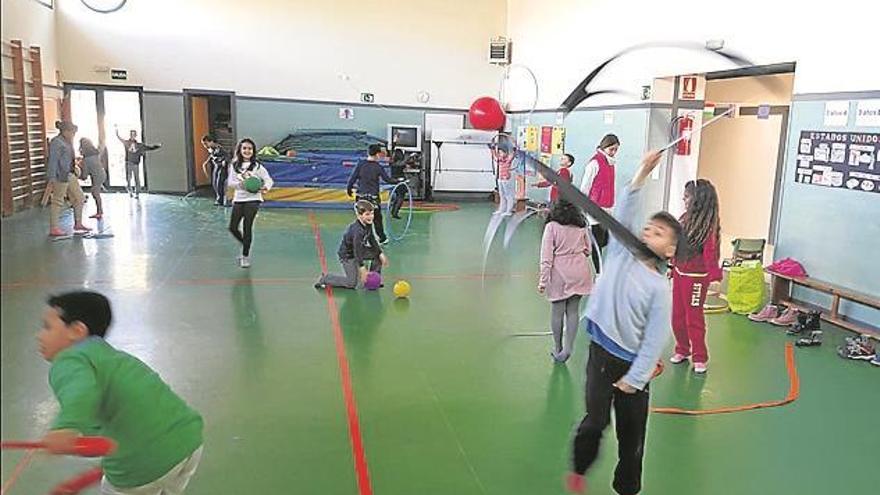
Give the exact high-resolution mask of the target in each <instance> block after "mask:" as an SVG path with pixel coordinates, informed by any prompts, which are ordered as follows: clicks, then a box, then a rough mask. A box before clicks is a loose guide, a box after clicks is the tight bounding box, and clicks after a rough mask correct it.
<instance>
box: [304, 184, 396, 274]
mask: <svg viewBox="0 0 880 495" xmlns="http://www.w3.org/2000/svg"><path fill="white" fill-rule="evenodd" d="M375 209H376V207H375V206H374V205H373V203H372V202H370V201H367V200H363V199H361V200H358V201H357V202H356V203H355V204H354V211H355V215H357V219H356V220H355V221H354V222H351V225H349V226H348V229H347V230H346V231H345V234H344V235H343V236H342V242H340V243H339V251H338V252H337V254H338V255H339V263H340V264H341V265H342V270H343V271H344V272H345V274H344V275H336V274H332V273H331V274H327V273H325V274H322V275H321V276H320V277H319V278H318V281H317V282H315V288H316V289H323V288H325V287H327V286H330V287H340V288H343V289H354V288H357V287H359V286H361V285H363V283H364V282H365V281H366V279H367V266H366V262H367V261H369V262H370V269H369V271H373V272H377V273H381V272H382V268H387V267H388V257H387V256H385V253H383V252H382V248H381V247H380V246H379V241H378V240H376V236H375V235H374V234H373V215H374V212H375Z"/></svg>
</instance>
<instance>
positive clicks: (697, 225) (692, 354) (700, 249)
mask: <svg viewBox="0 0 880 495" xmlns="http://www.w3.org/2000/svg"><path fill="white" fill-rule="evenodd" d="M684 200H685V213H684V215H682V217H681V219H680V222H681V226H682V228H683V229H684V233H685V235H686V236H687V239H688V248H689V249H685V250H679V251H680V252H681V253H682V254H681V255H679V256H678V257H677V258H676V260H675V262H674V266H673V267H672V331H673V333H674V334H675V354H674V355H673V356H672V358H671V359H670V361H671V362H672V363H673V364H678V363H682V362H684V361H686V360H687V359H688V358H690V359H691V360H692V361H693V363H694V372H695V373H705V372H706V370H707V362H708V361H709V352H708V350H707V349H706V320H705V318H704V315H703V304H704V303H705V302H706V291H707V289H708V288H709V284H710V283H711V282H714V281H716V280H721V268H720V267H719V264H718V259H719V257H720V250H719V245H718V242H719V237H720V233H721V222H720V221H719V218H718V194H717V193H716V191H715V186H713V185H712V183H711V182H709V181H708V180H706V179H698V180H696V181H691V182H688V183H687V185H686V186H685V193H684Z"/></svg>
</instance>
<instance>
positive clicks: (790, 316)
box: [770, 308, 798, 327]
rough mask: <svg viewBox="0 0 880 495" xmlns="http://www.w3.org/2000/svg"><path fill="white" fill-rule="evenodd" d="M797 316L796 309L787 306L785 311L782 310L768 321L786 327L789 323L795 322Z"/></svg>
mask: <svg viewBox="0 0 880 495" xmlns="http://www.w3.org/2000/svg"><path fill="white" fill-rule="evenodd" d="M797 318H798V312H797V310H796V309H794V308H787V309H786V310H785V311H783V312H782V314H781V315H779V316H777V317H776V318H773V319H772V320H770V323H772V324H774V325H777V326H780V327H787V326H791V325H794V324H795V323H797Z"/></svg>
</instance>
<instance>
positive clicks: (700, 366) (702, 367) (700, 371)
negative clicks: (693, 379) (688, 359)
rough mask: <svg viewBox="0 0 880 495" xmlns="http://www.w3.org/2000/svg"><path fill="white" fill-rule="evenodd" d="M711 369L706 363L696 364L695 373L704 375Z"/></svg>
mask: <svg viewBox="0 0 880 495" xmlns="http://www.w3.org/2000/svg"><path fill="white" fill-rule="evenodd" d="M708 369H709V367H708V366H706V363H694V373H697V374H698V375H702V374H703V373H705V372H706V371H708Z"/></svg>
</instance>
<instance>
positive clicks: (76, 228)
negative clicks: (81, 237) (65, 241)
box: [73, 225, 92, 234]
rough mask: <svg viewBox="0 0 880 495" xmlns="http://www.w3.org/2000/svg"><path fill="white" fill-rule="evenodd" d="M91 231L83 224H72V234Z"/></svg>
mask: <svg viewBox="0 0 880 495" xmlns="http://www.w3.org/2000/svg"><path fill="white" fill-rule="evenodd" d="M91 231H92V229H90V228H89V227H86V226H85V225H74V226H73V233H74V234H88V233H89V232H91Z"/></svg>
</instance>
